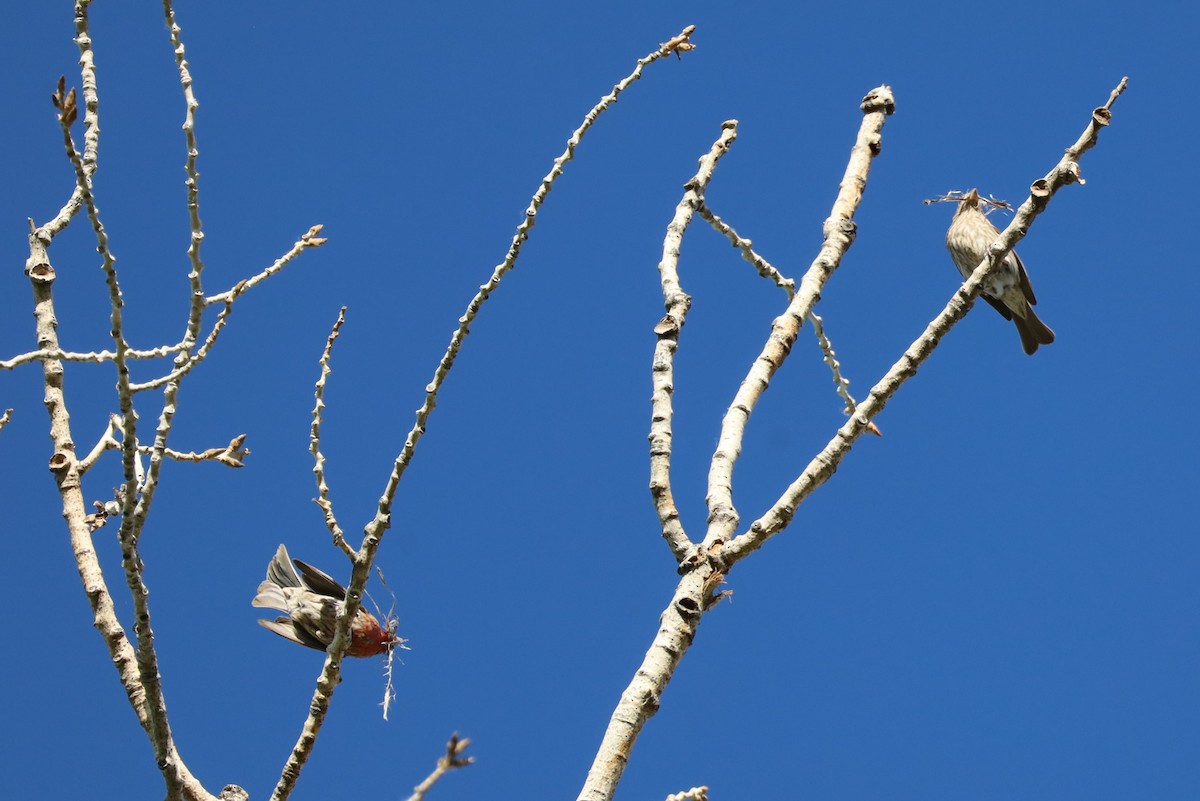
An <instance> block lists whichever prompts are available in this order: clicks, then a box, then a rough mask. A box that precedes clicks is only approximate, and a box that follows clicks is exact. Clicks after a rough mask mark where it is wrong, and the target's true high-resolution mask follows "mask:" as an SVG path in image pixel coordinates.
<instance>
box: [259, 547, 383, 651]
mask: <svg viewBox="0 0 1200 801" xmlns="http://www.w3.org/2000/svg"><path fill="white" fill-rule="evenodd" d="M293 561H294V562H295V565H294V566H293V564H292V563H293ZM297 568H299V570H300V572H299V573H297V572H296V569H297ZM345 599H346V588H345V587H343V586H342V585H341V584H338V583H337V582H336V581H334V580H333V579H332V578H330V577H329V575H328V574H326V573H324V572H322V571H320V570H318V569H317V568H315V567H313V566H312V565H309V564H306V563H304V562H301V561H300V560H299V559H295V560H293V559H291V558H290V557H289V556H288V552H287V548H285V547H283V546H282V545H280V546H279V550H277V551H276V552H275V558H274V559H272V560H271V563H270V564H269V565H267V580H266V581H264V582H263V583H262V584H259V585H258V594H257V595H255V596H254V600H253V601H251V602H250V604H251V605H252V606H259V607H266V608H268V609H278V610H279V611H280V612H286V613H287V614H288V617H277V618H275V619H274V620H259V621H258V622H259V623H260V624H261V625H262V626H263V627H264V628H268V629H270V630H271V631H273V632H275V633H276V634H278V635H279V636H280V637H286V638H287V639H289V640H291V641H292V642H294V643H299V644H300V645H304V646H307V647H309V648H315V649H317V650H318V651H324V650H325V649H326V648H328V647H329V643H330V642H332V641H333V629H334V626H335V625H336V623H337V616H338V613H339V612H341V611H342V603H343V602H344V601H345ZM403 643H404V640H403V639H401V638H400V637H397V636H396V627H395V622H394V621H388V625H387V626H386V627H384V626H381V625H379V620H378V619H377V618H376V617H375V616H374V615H372V614H371V613H370V612H368V611H367V610H365V609H363V608H362V607H359V610H358V612H357V613H356V614H355V615H354V622H353V623H352V624H351V626H350V648H349V650H347V651H346V655H347V656H360V657H367V656H377V655H378V654H383V653H387V651H388V650H389V649H391V648H394V647H396V646H398V645H402V644H403Z"/></svg>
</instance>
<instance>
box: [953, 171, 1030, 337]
mask: <svg viewBox="0 0 1200 801" xmlns="http://www.w3.org/2000/svg"><path fill="white" fill-rule="evenodd" d="M999 238H1000V232H999V231H997V230H996V226H994V225H992V222H991V220H989V219H988V218H987V216H986V215H984V213H983V212H982V211H981V210H980V209H979V193H978V192H977V191H975V190H974V189H972V190H971V191H970V192H968V193H967V194H966V196H964V197H963V199H962V200H961V201H960V202H959V204H958V208H957V209H956V210H955V212H954V219H953V220H951V221H950V230H949V231H947V232H946V247H947V248H949V250H950V257H951V258H953V259H954V266H955V267H957V268H958V271H959V272H960V273H962V276H963V278H968V277H970V275H971V273H973V272H975V268H976V267H978V266H979V263H980V262H981V261H983V260H984V259H985V258H986V257H987V252H988V248H989V247H991V246H992V243H993V242H995V241H996V240H997V239H999ZM980 297H982V298H983V299H984V300H986V301H987V302H988V303H990V304H991V305H992V308H994V309H995V310H996V311H998V312H1000V314H1001V316H1003V317H1004V319H1005V320H1012V321H1013V322H1014V323H1015V324H1016V326H1017V333H1019V334H1020V335H1021V347H1022V348H1024V349H1025V352H1026V353H1028V354H1031V355H1032V354H1033V353H1034V352H1035V351H1036V350H1037V349H1038V345H1049V344H1050V343H1051V342H1053V341H1054V332H1053V331H1051V330H1050V329H1049V328H1048V327H1047V326H1046V324H1045V323H1043V322H1042V321H1041V320H1039V319H1038V316H1037V315H1036V314H1034V312H1033V309H1032V308H1031V307H1032V306H1035V305H1037V297H1036V296H1034V294H1033V287H1032V286H1031V285H1030V283H1029V276H1028V275H1026V273H1025V265H1024V264H1022V263H1021V257H1020V256H1018V255H1017V252H1016V251H1015V250H1012V251H1009V254H1008V255H1007V256H1005V257H1004V263H1003V264H1001V265H1000V266H999V267H997V268H996V269H995V270H993V271H992V273H991V275H989V276H988V277H987V280H986V281H984V282H983V292H982V293H980Z"/></svg>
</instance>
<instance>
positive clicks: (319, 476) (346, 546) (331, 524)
mask: <svg viewBox="0 0 1200 801" xmlns="http://www.w3.org/2000/svg"><path fill="white" fill-rule="evenodd" d="M345 322H346V307H345V306H343V307H342V309H341V311H339V312H338V316H337V321H336V322H334V324H333V330H332V331H330V332H329V337H328V338H327V339H326V340H325V350H323V351H322V352H321V360H320V362H319V364H320V367H321V375H320V377H318V378H317V385H316V393H315V394H316V398H317V402H316V405H314V406H313V410H312V428H311V429H310V433H309V437H308V450H309V452H310V453H311V454H312V455H313V460H314V461H315V464H313V475H314V476H315V477H316V480H317V497H316V498H314V499H313V500H314V501H316V504H317V506H319V507H321V513H322V514H323V515H324V517H325V526H326V527H327V528H328V529H329V533H330V534H332V535H333V544H334V545H336V546H337V547H339V548H341V549H342V552H343V553H345V554H346V555H347V556H349V557H350V558H351V559H353V558H354V557H355V556H357V555H358V554H356V553H355V552H354V547H353V546H352V545H350V543H348V542H346V537H345V534H344V533H343V532H342V527H341V526H339V525H338V522H337V518H336V517H335V516H334V514H333V502H332V501H330V500H329V485H328V484H327V483H325V454H323V453H322V452H321V413H322V412H323V410H324V409H325V382H326V381H327V380H328V379H329V373H330V372H332V371H331V370H330V368H329V357H330V356H331V354H332V353H333V343H334V342H336V341H337V338H338V334H340V333H341V331H342V324H343V323H345ZM385 717H386V715H385Z"/></svg>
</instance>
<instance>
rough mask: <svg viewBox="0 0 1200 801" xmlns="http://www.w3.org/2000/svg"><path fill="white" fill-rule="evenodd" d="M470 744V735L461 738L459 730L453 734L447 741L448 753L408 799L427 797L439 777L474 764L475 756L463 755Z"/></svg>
mask: <svg viewBox="0 0 1200 801" xmlns="http://www.w3.org/2000/svg"><path fill="white" fill-rule="evenodd" d="M470 744H471V739H470V738H469V737H464V738H462V739H461V740H460V739H459V737H458V732H454V734H451V735H450V740H449V742H447V743H446V753H445V754H443V755H442V756H441V757H440V758H439V759H438V761H437V767H435V768H434V769H433V772H432V773H430V774H429V775H428V776H426V777H425V781H423V782H421V783H420V784H418V785H417V786H416V787H414V788H413V792H412V795H410V796H409V797H408V799H407V801H422V800H423V799H424V798H425V794H426V793H427V792H429V790H430V789H431V788H432V787H433V785H435V784H437V782H438V779H440V778H442V777H443V776H445V775H446V774H447V773H449V772H450V771H452V770H456V769H458V768H465V767H466V766H467V765H470V764H472V763H473V762H474V761H475V757H464V756H463V755H462V753H463V751H465V750H466V749H467V746H468V745H470Z"/></svg>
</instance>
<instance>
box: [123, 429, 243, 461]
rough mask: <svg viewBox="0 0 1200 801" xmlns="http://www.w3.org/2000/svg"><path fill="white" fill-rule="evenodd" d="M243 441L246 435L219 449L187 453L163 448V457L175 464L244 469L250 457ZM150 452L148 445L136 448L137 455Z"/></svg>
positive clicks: (240, 435)
mask: <svg viewBox="0 0 1200 801" xmlns="http://www.w3.org/2000/svg"><path fill="white" fill-rule="evenodd" d="M245 441H246V435H245V434H238V435H237V436H236V437H234V438H233V439H231V440H229V444H228V445H225V446H224V447H221V448H209V449H208V450H206V451H200V452H195V451H190V452H188V453H184V452H182V451H176V450H172V449H171V448H164V449H163V456H165V457H167V458H168V459H174V460H175V461H177V462H217V463H219V464H223V465H225V466H226V467H245V466H246V465H245V464H244V460H245V458H246V457H247V456H249V455H250V449H249V448H244V447H242V444H243V443H244V442H245ZM152 450H153V449H152V448H151V447H150V446H148V445H139V446H138V452H139V453H150V452H151V451H152Z"/></svg>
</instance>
